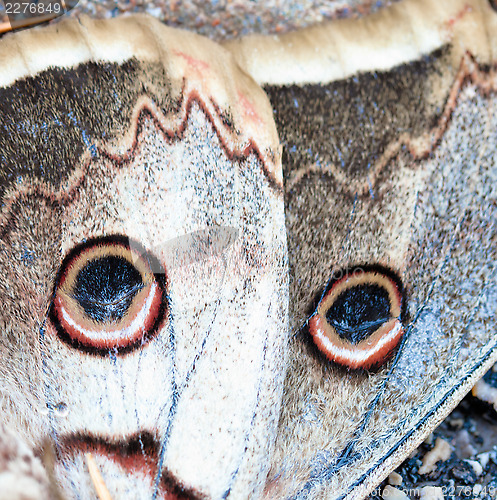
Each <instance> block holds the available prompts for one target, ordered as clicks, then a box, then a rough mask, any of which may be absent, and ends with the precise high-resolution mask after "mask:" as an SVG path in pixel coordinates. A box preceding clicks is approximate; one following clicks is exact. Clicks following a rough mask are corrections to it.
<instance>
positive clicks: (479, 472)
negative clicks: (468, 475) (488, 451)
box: [465, 460, 483, 477]
mask: <svg viewBox="0 0 497 500" xmlns="http://www.w3.org/2000/svg"><path fill="white" fill-rule="evenodd" d="M465 462H466V463H468V464H469V465H471V467H472V468H473V471H474V473H475V474H476V477H478V476H481V475H482V474H483V467H482V466H481V464H480V462H477V461H476V460H465Z"/></svg>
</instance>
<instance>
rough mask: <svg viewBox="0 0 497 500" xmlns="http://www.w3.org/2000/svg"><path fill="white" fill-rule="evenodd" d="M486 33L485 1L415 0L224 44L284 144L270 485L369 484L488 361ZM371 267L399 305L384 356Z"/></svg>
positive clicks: (274, 493) (491, 291)
mask: <svg viewBox="0 0 497 500" xmlns="http://www.w3.org/2000/svg"><path fill="white" fill-rule="evenodd" d="M496 34H497V13H496V12H495V11H494V10H493V9H492V7H491V5H490V4H489V3H488V2H486V1H475V2H459V1H456V2H454V1H447V2H439V1H438V2H431V1H420V0H417V1H416V0H414V1H406V2H403V3H402V4H398V5H396V6H394V7H392V8H389V9H387V10H384V11H381V12H379V13H377V14H375V15H373V16H370V17H366V18H363V19H360V20H348V21H343V22H337V23H331V24H328V25H323V26H318V27H315V28H310V29H308V30H305V31H303V32H296V33H292V34H287V35H283V36H281V37H272V38H271V40H267V39H265V38H263V37H257V36H254V37H248V38H247V39H245V40H241V41H235V42H230V43H229V44H228V47H229V48H230V49H231V50H233V52H234V53H235V57H237V59H238V60H239V62H240V64H242V65H245V67H247V68H248V70H249V72H250V73H251V74H252V75H253V76H254V77H255V78H256V80H257V81H259V82H260V83H261V84H262V85H263V87H264V89H265V90H266V92H267V94H268V95H269V98H270V100H271V103H272V105H273V108H274V111H275V120H276V124H277V127H278V131H279V133H280V140H281V142H282V144H283V169H284V176H285V197H286V221H287V231H288V244H289V260H290V276H291V278H290V280H291V281H290V283H291V284H290V318H291V319H290V323H291V330H292V331H293V338H292V341H291V351H290V363H289V368H288V373H287V379H286V383H285V395H284V400H283V409H282V414H281V417H280V424H279V435H278V439H277V443H276V452H275V455H274V457H273V465H272V468H271V471H270V474H269V477H268V483H267V486H266V497H267V498H276V497H284V498H344V497H347V498H361V497H363V496H364V495H365V494H366V493H367V492H368V491H371V490H372V489H373V487H374V486H375V485H376V484H378V483H379V481H380V480H381V479H382V478H383V477H385V476H386V475H387V474H388V473H389V472H390V470H392V469H393V468H394V467H395V466H396V465H397V464H399V463H400V462H401V461H402V460H403V459H404V458H405V457H406V456H407V455H408V454H409V453H410V451H411V450H412V449H413V448H414V447H416V446H417V445H418V444H419V443H420V442H421V441H422V440H423V439H424V438H425V436H426V435H427V434H428V433H429V432H430V431H431V430H432V429H433V428H434V427H435V426H436V425H437V424H438V423H439V422H440V421H441V419H442V418H443V417H444V416H445V415H446V414H447V413H448V412H449V411H450V409H451V408H452V407H453V406H455V405H456V404H457V402H458V401H459V400H460V399H461V398H462V397H463V396H464V394H465V393H466V392H467V391H468V390H469V389H470V388H471V386H472V384H473V383H474V382H475V381H476V380H477V379H478V377H480V376H481V375H482V374H483V373H484V371H485V370H486V369H488V367H489V366H491V364H492V363H493V362H494V361H495V359H496V358H497V346H496V342H495V336H494V331H495V314H496V311H497V275H496V273H497V270H496V264H497V247H496V244H495V243H496V234H497V233H496V230H497V226H496V221H497V203H496V202H497V191H496V183H495V179H496V175H497V163H496V160H495V158H496V156H495V151H496V147H497V136H496V132H495V130H496V125H497V118H496V116H497V115H496V112H497V97H496V92H497V79H496V73H495V69H496V63H497V56H496V54H497V38H496ZM352 271H358V272H359V273H360V272H362V273H363V274H362V276H363V277H366V278H367V280H366V281H363V282H360V281H355V282H354V279H355V277H353V273H352ZM371 272H372V273H373V275H374V276H375V277H374V278H371ZM378 276H380V277H382V276H383V278H381V279H383V281H384V282H386V281H385V280H388V279H390V278H389V276H394V277H396V278H397V280H396V281H398V282H399V284H400V285H399V286H400V288H399V290H400V289H402V290H403V292H402V294H403V301H404V304H405V305H406V306H407V314H406V316H405V317H403V318H402V317H401V318H400V319H401V320H402V324H403V331H404V333H403V336H402V339H401V340H400V343H399V344H398V346H397V348H396V350H394V351H393V352H392V350H391V349H387V350H386V356H385V357H384V359H382V358H381V356H383V355H384V354H385V352H384V353H383V354H381V355H380V354H378V353H379V352H380V351H379V350H377V351H375V352H373V351H374V348H375V347H377V344H378V336H380V334H383V333H385V332H388V330H389V328H387V327H385V326H384V325H387V323H388V321H387V320H389V318H394V317H395V316H393V315H391V313H390V311H391V310H393V309H391V302H392V301H390V302H388V300H387V299H385V298H384V297H386V296H387V295H386V294H385V293H384V292H385V287H384V285H382V284H381V283H382V282H381V281H380V280H379V278H378ZM330 280H331V281H330ZM344 280H345V281H344ZM337 283H338V285H337ZM344 283H348V285H345V284H344ZM361 283H362V285H361ZM374 283H376V285H375V286H373V285H374ZM337 286H338V287H342V288H336V287H337ZM361 286H362V288H361ZM347 287H348V288H347ZM368 287H369V288H368ZM337 290H339V291H337ZM382 297H383V298H382ZM318 304H319V306H318ZM382 304H383V305H382ZM316 306H318V307H317V309H316ZM382 311H383V312H382ZM380 313H381V314H380ZM383 313H384V314H386V317H385V318H383V316H382V314H383ZM389 314H390V315H389ZM310 316H311V321H309V322H307V319H308V318H309V317H310ZM358 318H359V319H358ZM375 318H376V320H375V321H376V323H375V321H372V319H375ZM382 318H383V319H382ZM378 321H379V324H380V325H382V326H381V328H383V331H380V332H379V330H380V328H377V326H378ZM375 329H376V330H375ZM351 332H352V333H351ZM378 332H379V333H378ZM375 335H376V337H375ZM312 337H314V339H315V340H316V342H313V339H312ZM370 351H371V352H373V355H372V357H369V358H368V356H369V354H370ZM328 358H330V359H332V361H329V359H328ZM365 359H369V360H370V361H369V362H367V363H365V362H364V360H365ZM357 360H359V361H357ZM371 360H372V361H371ZM368 363H369V364H368ZM372 364H373V365H376V366H371V365H372ZM351 367H352V368H351ZM357 367H359V368H360V367H363V368H369V369H368V370H364V369H357Z"/></svg>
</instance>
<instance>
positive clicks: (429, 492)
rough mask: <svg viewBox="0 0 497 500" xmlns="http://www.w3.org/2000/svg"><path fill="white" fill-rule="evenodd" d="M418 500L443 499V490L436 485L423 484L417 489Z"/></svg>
mask: <svg viewBox="0 0 497 500" xmlns="http://www.w3.org/2000/svg"><path fill="white" fill-rule="evenodd" d="M419 500H444V492H443V490H442V488H439V487H437V486H425V487H424V488H421V490H420V491H419Z"/></svg>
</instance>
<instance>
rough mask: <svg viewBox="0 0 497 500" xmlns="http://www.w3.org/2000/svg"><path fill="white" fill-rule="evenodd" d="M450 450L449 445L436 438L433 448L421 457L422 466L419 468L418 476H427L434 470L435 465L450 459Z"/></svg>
mask: <svg viewBox="0 0 497 500" xmlns="http://www.w3.org/2000/svg"><path fill="white" fill-rule="evenodd" d="M451 453H452V449H451V447H450V444H449V443H448V442H447V441H445V440H444V439H442V438H437V440H436V441H435V446H434V447H433V449H432V450H430V451H429V452H428V453H427V454H426V455H425V456H424V457H423V465H422V466H421V467H420V468H419V471H418V472H419V473H420V474H429V473H430V472H433V471H434V470H435V469H436V465H435V464H436V463H437V462H438V461H440V460H442V461H445V460H448V459H449V458H450V455H451Z"/></svg>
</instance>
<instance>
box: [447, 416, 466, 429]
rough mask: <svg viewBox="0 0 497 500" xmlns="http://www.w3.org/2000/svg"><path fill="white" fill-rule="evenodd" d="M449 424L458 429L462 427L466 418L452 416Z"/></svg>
mask: <svg viewBox="0 0 497 500" xmlns="http://www.w3.org/2000/svg"><path fill="white" fill-rule="evenodd" d="M448 422H449V425H450V426H451V427H452V428H453V429H456V430H460V429H462V426H463V425H464V419H463V418H451V419H449V421H448Z"/></svg>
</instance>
